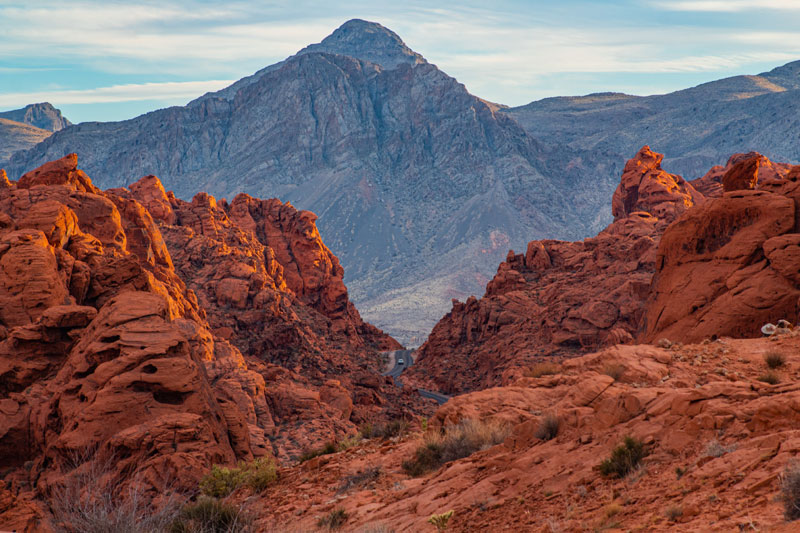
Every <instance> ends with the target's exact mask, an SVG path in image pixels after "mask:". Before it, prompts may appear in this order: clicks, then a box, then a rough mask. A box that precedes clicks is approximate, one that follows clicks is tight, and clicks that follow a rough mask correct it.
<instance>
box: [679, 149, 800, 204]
mask: <svg viewBox="0 0 800 533" xmlns="http://www.w3.org/2000/svg"><path fill="white" fill-rule="evenodd" d="M754 159H755V160H758V163H753V162H752V160H754ZM745 161H751V163H750V164H751V165H757V169H756V170H757V174H756V175H754V176H751V177H750V178H746V179H745V181H747V182H750V181H754V183H755V184H756V186H757V183H758V182H759V181H761V182H762V183H763V182H770V181H773V180H781V179H789V174H790V173H791V172H792V169H793V168H796V167H793V166H792V165H789V164H787V163H775V162H773V161H770V160H769V159H768V158H766V157H764V156H763V155H761V154H759V153H758V152H749V153H746V154H734V155H732V156H731V157H730V158H729V159H728V162H727V163H726V164H725V166H724V167H723V166H720V165H717V166H714V167H712V168H711V170H709V171H708V172H707V173H706V174H705V176H703V177H702V178H698V179H696V180H692V181H691V182H689V183H690V184H691V185H693V186H694V187H695V189H697V190H698V191H700V193H702V194H703V196H705V197H706V198H717V197H720V196H722V192H723V184H722V181H723V176H725V175H726V174H727V173H728V172H731V170H732V169H733V167H735V166H737V165H739V164H740V163H744V162H745ZM740 168H742V169H743V168H744V166H741V167H740ZM798 171H800V168H798V169H796V170H794V173H795V175H797V173H798ZM733 178H734V175H733V174H732V175H731V176H730V177H729V180H730V179H733ZM744 188H752V187H744Z"/></svg>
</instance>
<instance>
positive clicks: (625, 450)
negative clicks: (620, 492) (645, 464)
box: [599, 436, 647, 477]
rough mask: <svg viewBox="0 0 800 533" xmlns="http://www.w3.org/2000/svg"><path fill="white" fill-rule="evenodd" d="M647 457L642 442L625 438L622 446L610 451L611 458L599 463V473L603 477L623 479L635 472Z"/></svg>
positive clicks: (632, 438)
mask: <svg viewBox="0 0 800 533" xmlns="http://www.w3.org/2000/svg"><path fill="white" fill-rule="evenodd" d="M646 455H647V449H646V448H645V445H644V443H643V442H642V441H640V440H639V439H636V438H634V437H630V436H628V437H625V438H624V439H623V441H622V444H620V445H619V446H617V447H616V448H614V449H613V450H612V451H611V457H609V458H608V459H606V460H604V461H603V462H602V463H600V467H599V468H600V473H601V474H603V475H604V476H618V477H625V476H626V475H628V474H629V473H630V472H632V471H633V470H635V469H636V468H637V467H638V466H639V464H640V463H641V462H642V459H644V458H645V456H646Z"/></svg>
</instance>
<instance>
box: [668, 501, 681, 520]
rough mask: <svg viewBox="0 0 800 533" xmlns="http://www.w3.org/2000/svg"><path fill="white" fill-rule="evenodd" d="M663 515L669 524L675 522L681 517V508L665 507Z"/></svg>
mask: <svg viewBox="0 0 800 533" xmlns="http://www.w3.org/2000/svg"><path fill="white" fill-rule="evenodd" d="M664 515H665V516H666V517H667V520H669V521H670V522H675V521H676V520H677V519H678V518H680V517H682V516H683V509H682V508H681V507H678V506H677V505H673V506H671V507H667V510H666V511H665V512H664Z"/></svg>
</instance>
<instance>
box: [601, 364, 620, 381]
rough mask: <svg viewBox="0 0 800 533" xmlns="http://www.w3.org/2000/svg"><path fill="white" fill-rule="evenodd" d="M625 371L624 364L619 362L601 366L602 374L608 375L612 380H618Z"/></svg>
mask: <svg viewBox="0 0 800 533" xmlns="http://www.w3.org/2000/svg"><path fill="white" fill-rule="evenodd" d="M624 373H625V365H623V364H620V363H608V364H607V365H605V366H604V367H603V374H605V375H606V376H610V377H611V378H612V379H613V380H614V381H619V380H620V378H621V377H622V375H623V374H624Z"/></svg>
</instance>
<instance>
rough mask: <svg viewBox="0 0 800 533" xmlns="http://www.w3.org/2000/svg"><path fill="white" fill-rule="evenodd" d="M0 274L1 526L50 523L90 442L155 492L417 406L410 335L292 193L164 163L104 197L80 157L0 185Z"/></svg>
mask: <svg viewBox="0 0 800 533" xmlns="http://www.w3.org/2000/svg"><path fill="white" fill-rule="evenodd" d="M137 198H141V200H142V202H139V201H138V200H137ZM250 208H252V209H250ZM150 209H152V211H150ZM259 209H260V210H263V213H262V212H260V211H259ZM234 210H238V211H237V213H239V218H241V219H243V213H245V212H248V210H249V212H251V213H252V212H254V211H255V212H256V214H257V216H253V215H251V220H253V221H255V222H256V223H257V226H256V227H255V231H253V229H252V228H249V227H248V228H247V229H243V228H241V227H240V226H238V225H237V223H236V222H235V221H234V220H233V218H232V217H230V216H229V215H228V213H230V212H233V211H234ZM259 213H261V214H259ZM153 215H155V217H156V219H155V220H154V217H153ZM259 228H261V229H259ZM260 232H263V233H260ZM260 239H264V240H265V241H266V242H261V240H260ZM273 246H274V247H275V248H274V249H273ZM275 249H277V250H279V252H278V253H276V252H275V251H274V250H275ZM0 272H2V275H0V412H2V413H3V416H2V417H0V464H3V465H4V467H6V469H5V470H4V472H3V474H2V475H3V481H2V486H0V529H6V526H8V528H11V527H14V528H20V529H23V528H27V529H28V530H31V531H34V530H35V531H38V530H40V529H42V528H46V527H47V508H46V506H44V507H43V506H42V501H43V500H42V498H43V497H44V496H45V495H47V494H49V493H51V492H52V491H53V490H56V489H57V487H58V486H61V485H62V484H64V483H69V480H70V479H73V478H75V477H76V476H80V475H81V472H82V469H83V467H80V466H78V465H76V464H75V460H74V459H75V458H76V457H79V456H81V457H82V456H85V455H86V454H87V453H92V451H94V450H96V452H97V454H99V455H102V456H104V457H113V458H114V463H113V468H112V472H111V473H110V474H109V475H110V476H111V478H114V479H116V480H118V479H120V478H122V479H123V480H124V479H126V477H125V476H128V475H130V473H131V472H134V471H136V472H137V475H138V477H137V479H146V480H147V481H146V483H145V485H146V489H147V491H148V494H147V497H150V496H154V495H156V494H158V492H159V491H160V490H162V489H163V488H164V486H165V483H167V482H169V483H170V484H171V486H172V488H174V489H186V490H190V489H195V488H196V483H197V479H198V478H199V477H200V476H202V475H203V474H204V473H205V471H207V469H208V467H209V466H210V465H211V464H212V463H224V464H228V463H232V462H234V461H235V460H237V459H243V460H248V459H251V458H253V457H254V456H262V455H273V454H274V455H276V456H278V457H279V458H282V459H286V458H288V457H290V456H296V455H297V454H299V452H301V451H302V450H303V449H304V448H307V447H311V446H316V445H319V444H321V443H322V442H324V441H326V440H330V439H332V438H337V437H343V436H345V435H347V434H352V433H354V432H355V430H356V424H357V423H359V422H361V421H364V420H368V419H371V418H375V417H380V416H387V415H391V414H392V413H393V414H395V415H401V414H403V413H404V412H406V410H408V409H413V408H415V406H420V405H421V402H420V401H418V400H417V399H416V397H415V396H414V395H413V394H411V393H410V392H403V391H400V390H397V389H396V388H395V387H393V386H392V385H391V384H390V383H389V382H386V381H385V380H383V378H381V377H380V376H379V374H378V372H379V370H380V368H379V356H378V354H377V352H376V349H377V348H380V347H384V346H385V347H395V346H398V347H399V345H397V344H396V342H395V341H393V339H391V338H389V337H388V336H386V335H384V334H383V333H382V332H380V331H379V330H377V329H375V328H373V327H371V326H369V325H368V324H365V323H364V322H363V321H362V320H361V318H360V317H359V315H358V312H357V311H356V310H355V308H354V307H353V305H352V304H351V303H350V302H349V300H348V298H347V291H346V289H345V287H344V284H343V283H342V279H341V278H342V271H341V267H340V266H339V264H338V261H337V260H336V258H335V257H334V256H333V255H332V254H331V253H330V251H328V249H327V248H326V247H325V246H324V245H323V244H322V242H321V240H320V239H319V234H318V232H317V231H316V228H315V226H314V223H313V215H311V214H310V213H303V212H299V213H298V212H297V211H295V210H294V209H293V208H291V207H290V206H286V205H283V204H281V203H280V202H278V201H277V200H271V201H265V202H262V201H260V200H255V199H252V198H249V197H244V196H243V197H241V198H237V199H236V200H235V201H234V203H233V204H232V205H230V206H229V205H227V204H225V203H224V202H223V203H222V205H221V206H220V207H217V206H216V202H215V201H214V199H213V198H212V197H210V196H208V195H203V194H199V195H197V196H196V197H195V199H194V200H193V202H192V203H191V204H189V203H187V202H182V201H180V200H177V199H176V198H174V196H172V195H171V194H168V193H165V192H164V190H163V187H161V185H160V183H159V182H158V180H157V178H155V177H152V176H148V177H146V178H143V179H142V180H141V181H140V182H139V183H137V184H135V185H134V186H132V188H131V190H130V191H129V190H127V189H114V190H109V191H105V192H103V191H100V190H99V189H97V188H95V187H94V186H93V185H92V183H91V180H90V179H89V178H88V176H86V175H85V174H84V173H83V172H82V171H80V170H78V169H77V158H76V156H75V155H74V154H72V155H70V156H67V157H65V158H63V159H61V160H59V161H54V162H51V163H48V164H46V165H44V166H42V167H41V168H39V169H36V170H34V171H32V172H29V173H27V174H25V175H24V176H23V177H22V178H21V179H20V180H19V182H16V183H14V182H7V185H6V186H4V187H3V186H0ZM284 272H291V274H290V275H286V276H285V275H284ZM184 280H186V282H187V283H188V285H189V287H187V283H184ZM195 291H197V292H195ZM226 339H228V340H230V341H231V342H228V340H226ZM254 339H255V340H254ZM238 346H240V347H241V348H242V351H243V352H244V353H242V351H240V350H239V349H238V348H237V347H238ZM275 362H282V363H285V364H287V365H289V366H290V368H289V369H286V368H283V367H281V366H277V365H275V364H274V363H275ZM311 369H314V371H313V372H312V371H311ZM331 378H335V379H331ZM111 478H109V479H106V478H105V477H104V478H103V479H102V480H99V481H98V483H106V482H111V481H112V480H111Z"/></svg>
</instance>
